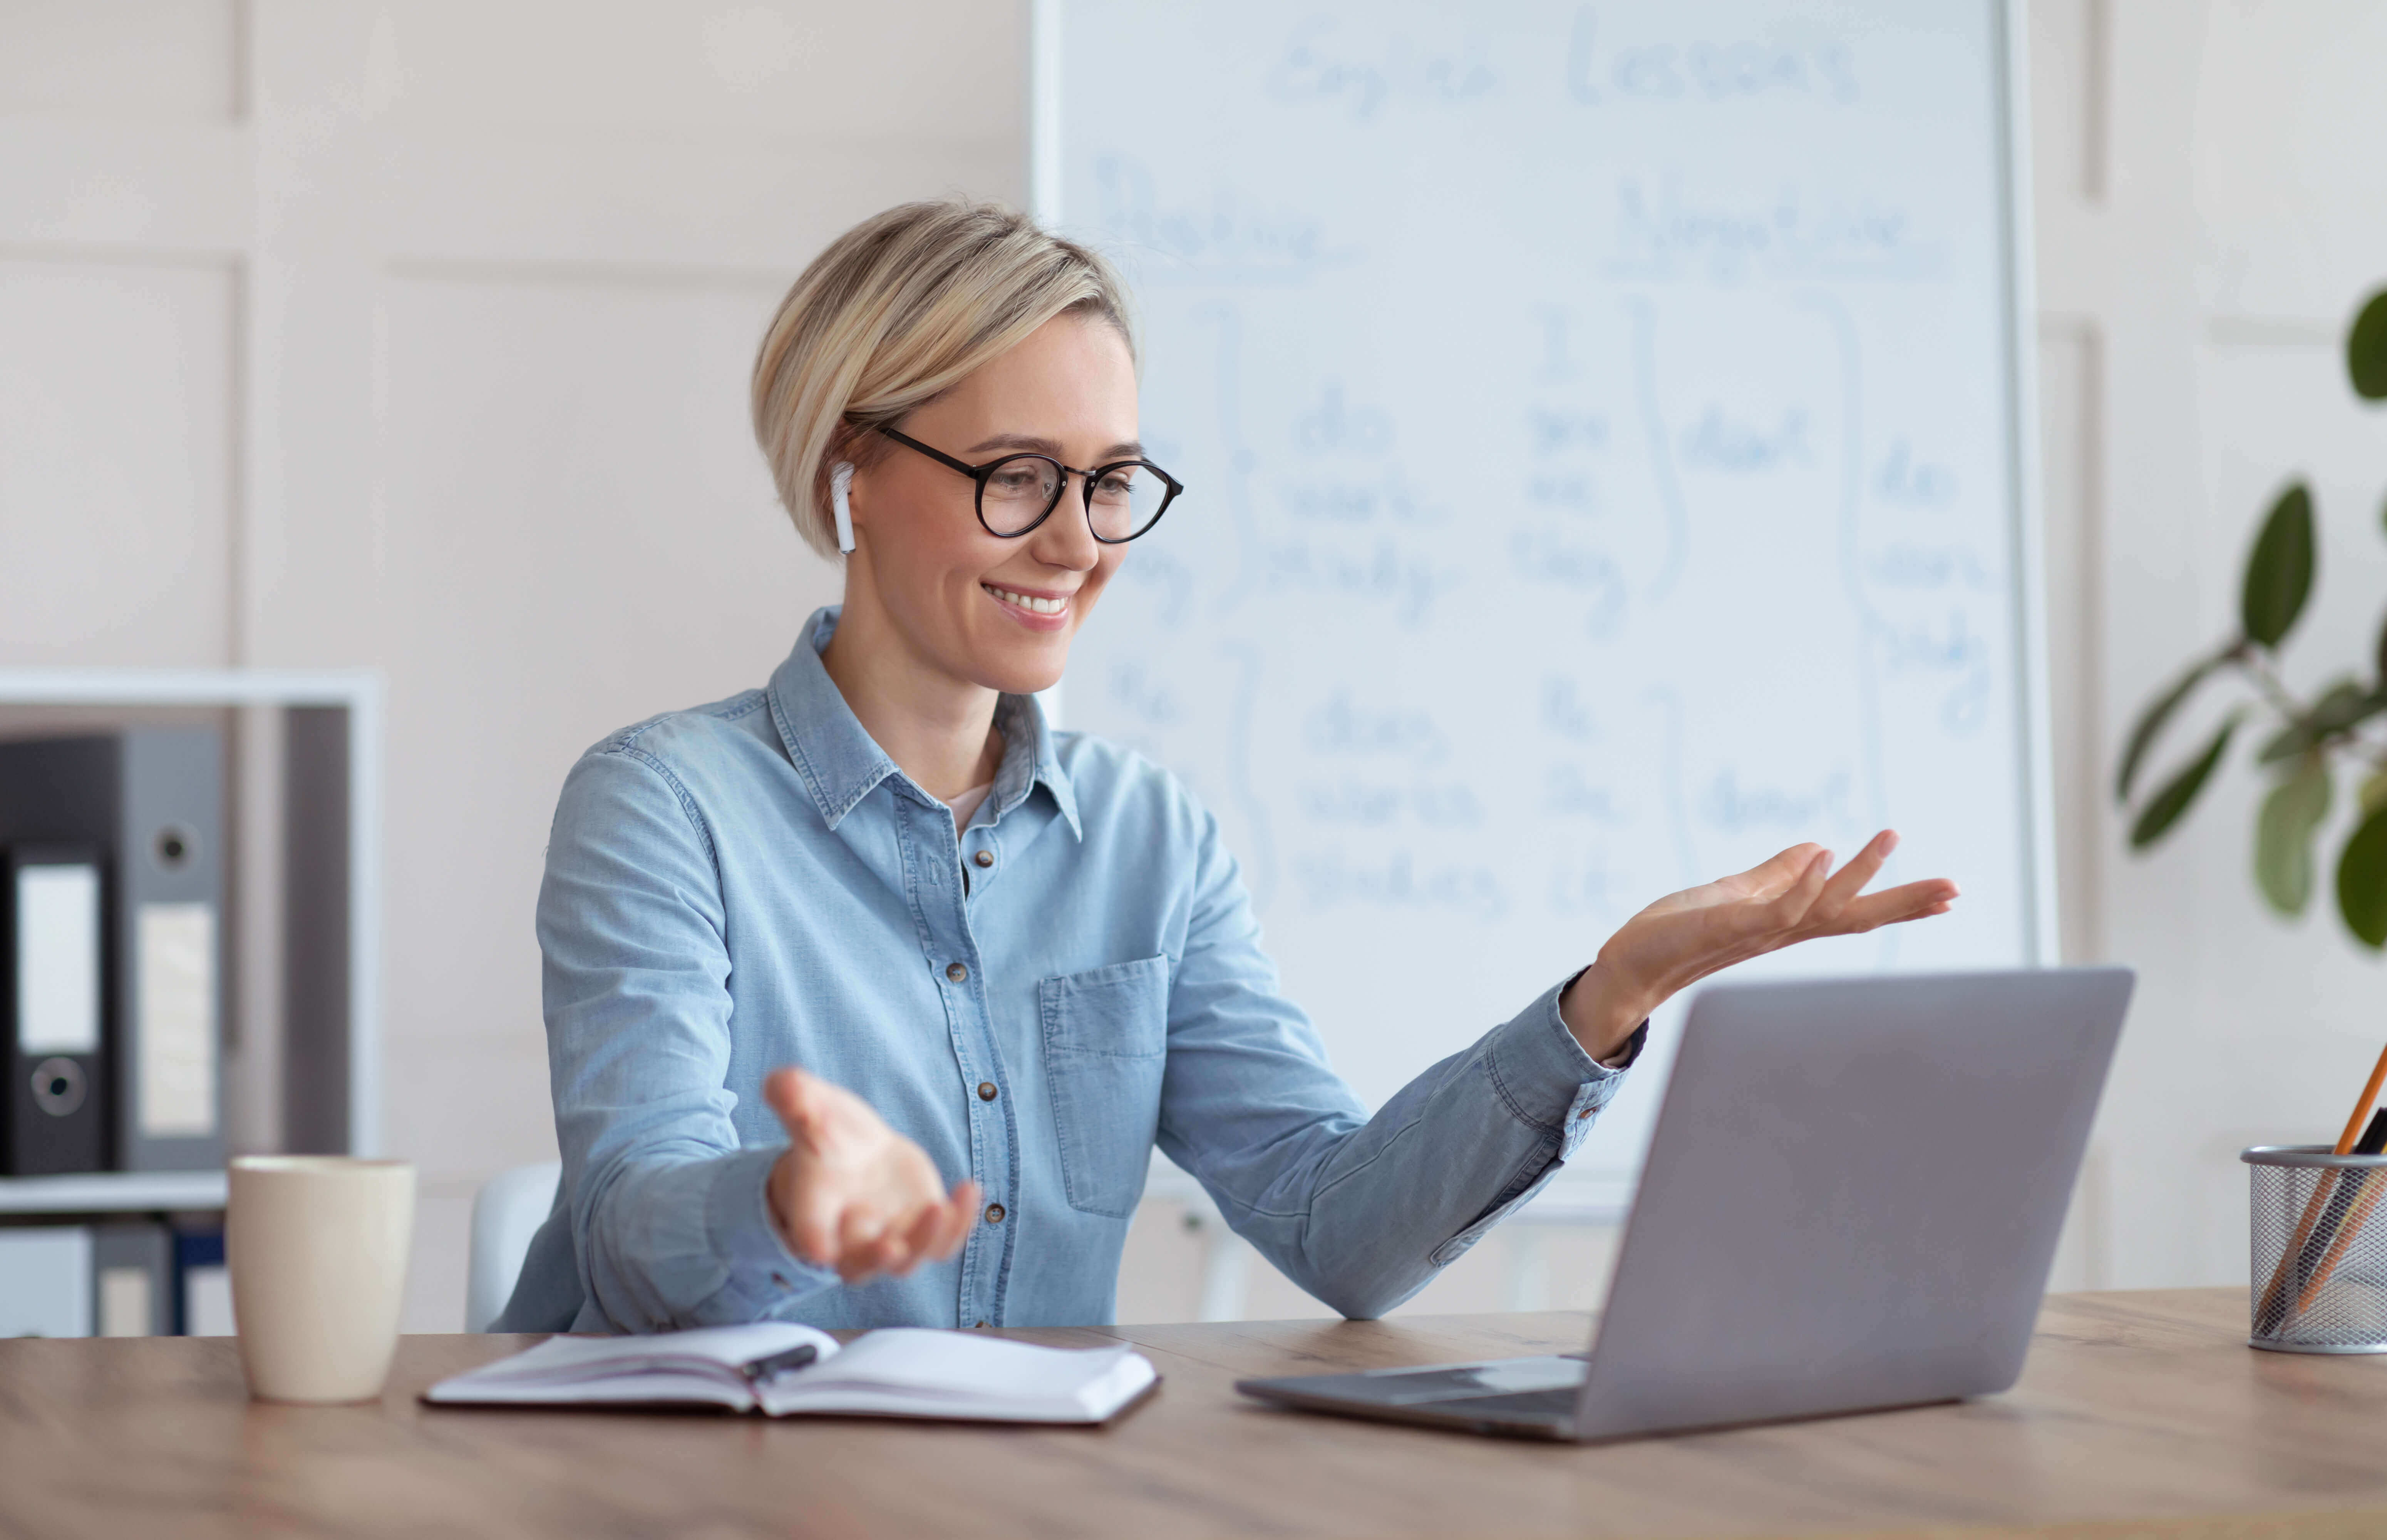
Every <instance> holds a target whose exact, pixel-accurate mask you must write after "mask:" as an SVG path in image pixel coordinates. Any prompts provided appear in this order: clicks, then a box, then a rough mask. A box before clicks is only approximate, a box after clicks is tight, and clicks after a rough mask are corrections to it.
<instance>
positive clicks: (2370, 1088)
mask: <svg viewBox="0 0 2387 1540" xmlns="http://www.w3.org/2000/svg"><path fill="white" fill-rule="evenodd" d="M2382 1084H2387V1048H2382V1049H2381V1050H2380V1051H2379V1062H2378V1063H2377V1064H2376V1065H2374V1066H2372V1067H2371V1070H2370V1079H2369V1080H2368V1081H2367V1082H2366V1083H2365V1084H2364V1085H2363V1087H2362V1099H2361V1100H2360V1101H2358V1102H2356V1103H2355V1104H2354V1116H2352V1117H2348V1118H2347V1119H2346V1120H2345V1131H2344V1132H2343V1133H2342V1134H2340V1135H2338V1136H2337V1146H2336V1148H2335V1150H2334V1151H2332V1152H2331V1153H2333V1154H2336V1155H2344V1154H2345V1153H2347V1152H2348V1151H2350V1150H2352V1149H2353V1148H2354V1146H2355V1142H2356V1141H2357V1140H2359V1139H2360V1138H2361V1137H2362V1125H2363V1123H2364V1122H2365V1121H2367V1120H2368V1118H2369V1117H2370V1107H2371V1104H2372V1103H2374V1102H2376V1101H2378V1100H2379V1088H2380V1087H2381V1085H2382ZM2337 1176H2338V1173H2337V1172H2335V1171H2331V1170H2325V1171H2323V1172H2321V1174H2320V1180H2318V1181H2317V1182H2315V1183H2313V1194H2312V1201H2311V1202H2309V1203H2307V1204H2305V1212H2304V1218H2301V1219H2298V1220H2297V1221H2296V1233H2295V1238H2294V1239H2292V1240H2291V1241H2290V1242H2289V1243H2288V1248H2287V1250H2285V1251H2283V1252H2281V1253H2280V1265H2279V1266H2278V1267H2276V1268H2274V1269H2271V1281H2269V1282H2268V1283H2267V1284H2265V1285H2264V1286H2263V1298H2262V1302H2261V1303H2260V1304H2259V1305H2257V1306H2255V1308H2254V1334H2255V1335H2256V1336H2258V1337H2260V1336H2269V1335H2270V1334H2271V1333H2272V1332H2276V1331H2277V1330H2278V1329H2279V1323H2280V1319H2281V1318H2282V1317H2284V1316H2285V1315H2286V1314H2287V1312H2288V1310H2289V1309H2290V1308H2292V1304H2291V1305H2282V1304H2281V1302H2280V1291H2281V1290H2282V1289H2284V1288H2286V1287H2288V1281H2289V1279H2290V1277H2291V1275H2292V1274H2293V1273H2294V1272H2295V1270H2296V1269H2297V1266H2298V1264H2299V1263H2300V1262H2301V1261H2302V1259H2303V1256H2304V1251H2305V1242H2306V1241H2309V1240H2310V1239H2312V1232H2313V1226H2314V1225H2316V1224H2318V1222H2319V1220H2320V1217H2321V1215H2322V1213H2323V1212H2324V1211H2325V1210H2326V1209H2327V1208H2328V1207H2329V1200H2330V1194H2331V1193H2334V1192H2335V1191H2336V1189H2337ZM2366 1185H2368V1184H2367V1183H2366ZM2377 1202H2378V1199H2377V1198H2375V1197H2373V1198H2370V1199H2369V1201H2368V1203H2366V1204H2364V1205H2362V1207H2361V1216H2362V1218H2368V1215H2369V1213H2370V1209H2371V1207H2372V1206H2374V1205H2376V1204H2377ZM2354 1222H2355V1228H2356V1229H2359V1228H2360V1226H2361V1218H2356V1219H2355V1221H2354ZM2350 1239H2352V1237H2351V1235H2350V1234H2349V1233H2347V1232H2346V1231H2344V1230H2343V1227H2341V1230H2340V1234H2339V1237H2338V1243H2337V1244H2335V1245H2334V1246H2332V1247H2331V1248H2330V1252H2329V1254H2328V1256H2324V1257H2323V1258H2322V1261H2321V1266H2320V1268H2318V1269H2315V1277H2314V1281H2313V1283H2312V1287H2314V1288H2318V1287H2319V1286H2320V1280H2321V1279H2322V1278H2325V1277H2327V1276H2328V1274H2329V1271H2330V1269H2331V1268H2333V1267H2334V1266H2335V1265H2336V1258H2337V1256H2339V1255H2340V1254H2342V1253H2343V1250H2344V1243H2345V1242H2346V1241H2348V1240H2350ZM2296 1293H2297V1294H2298V1295H2299V1296H2301V1295H2302V1294H2303V1293H2304V1290H2303V1288H2301V1287H2299V1288H2298V1289H2297V1290H2296Z"/></svg>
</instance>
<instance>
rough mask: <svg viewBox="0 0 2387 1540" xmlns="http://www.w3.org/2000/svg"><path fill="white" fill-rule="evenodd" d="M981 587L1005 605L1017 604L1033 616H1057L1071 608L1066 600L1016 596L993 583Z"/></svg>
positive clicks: (983, 584)
mask: <svg viewBox="0 0 2387 1540" xmlns="http://www.w3.org/2000/svg"><path fill="white" fill-rule="evenodd" d="M979 587H981V588H984V589H985V590H986V591H987V592H988V593H991V594H992V595H993V596H994V597H995V598H997V599H999V600H1003V601H1004V603H1005V604H1016V605H1017V606H1018V607H1019V608H1021V609H1023V610H1026V611H1028V612H1030V613H1032V614H1039V615H1057V614H1059V613H1060V612H1062V611H1064V610H1066V609H1067V608H1068V607H1069V601H1068V600H1066V599H1030V598H1029V596H1028V595H1026V594H1016V593H1013V592H1012V591H1011V590H1010V589H1008V588H998V587H995V586H994V585H993V584H991V583H981V584H979Z"/></svg>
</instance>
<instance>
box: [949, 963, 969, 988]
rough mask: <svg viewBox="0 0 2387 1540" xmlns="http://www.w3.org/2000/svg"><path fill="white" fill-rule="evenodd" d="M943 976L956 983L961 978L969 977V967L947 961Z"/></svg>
mask: <svg viewBox="0 0 2387 1540" xmlns="http://www.w3.org/2000/svg"><path fill="white" fill-rule="evenodd" d="M945 977H946V978H950V979H952V980H953V981H954V983H956V984H958V983H960V982H961V981H962V980H963V979H965V978H968V977H969V969H967V968H966V967H964V966H961V965H960V964H959V963H948V964H946V965H945Z"/></svg>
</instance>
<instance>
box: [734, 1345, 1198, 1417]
mask: <svg viewBox="0 0 2387 1540" xmlns="http://www.w3.org/2000/svg"><path fill="white" fill-rule="evenodd" d="M1154 1377H1155V1376H1154V1373H1153V1369H1152V1365H1151V1362H1150V1360H1148V1359H1146V1358H1145V1357H1143V1355H1142V1354H1140V1353H1137V1352H1136V1351H1135V1350H1134V1349H1133V1348H1131V1347H1130V1346H1128V1345H1127V1344H1124V1343H1122V1344H1118V1345H1117V1346H1111V1347H1096V1348H1060V1347H1040V1346H1037V1345H1035V1344H1030V1343H1020V1342H1011V1341H1008V1340H1006V1339H1004V1338H1001V1337H987V1336H979V1335H978V1334H977V1333H975V1332H936V1331H927V1330H921V1329H916V1328H890V1329H888V1330H884V1331H878V1332H868V1333H865V1335H864V1336H863V1337H861V1338H860V1339H859V1340H857V1341H855V1342H853V1343H852V1344H849V1345H848V1346H847V1348H846V1350H845V1351H844V1352H843V1353H842V1354H840V1356H839V1357H838V1359H837V1361H836V1362H834V1363H823V1364H816V1365H815V1366H814V1367H812V1368H810V1369H806V1370H800V1371H798V1372H796V1373H794V1374H789V1375H786V1376H783V1377H782V1378H781V1379H780V1380H779V1381H777V1382H776V1383H774V1384H772V1385H770V1386H769V1387H767V1388H766V1389H765V1390H764V1394H763V1395H762V1398H761V1399H762V1404H763V1408H764V1410H765V1411H768V1412H772V1413H774V1414H781V1413H786V1412H791V1411H853V1412H878V1413H883V1414H893V1415H904V1414H909V1415H913V1416H923V1417H938V1416H943V1417H973V1418H1006V1419H1019V1420H1041V1421H1084V1420H1101V1419H1103V1418H1105V1417H1107V1416H1109V1415H1110V1413H1111V1412H1113V1411H1115V1410H1117V1409H1118V1407H1119V1406H1120V1405H1122V1404H1124V1403H1125V1402H1126V1401H1128V1400H1131V1399H1133V1397H1134V1396H1135V1395H1137V1394H1139V1393H1140V1392H1141V1391H1142V1390H1143V1387H1144V1386H1145V1385H1147V1384H1149V1383H1151V1382H1152V1380H1153V1379H1154Z"/></svg>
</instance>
